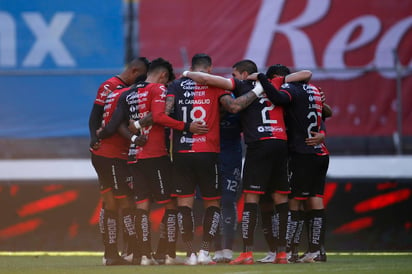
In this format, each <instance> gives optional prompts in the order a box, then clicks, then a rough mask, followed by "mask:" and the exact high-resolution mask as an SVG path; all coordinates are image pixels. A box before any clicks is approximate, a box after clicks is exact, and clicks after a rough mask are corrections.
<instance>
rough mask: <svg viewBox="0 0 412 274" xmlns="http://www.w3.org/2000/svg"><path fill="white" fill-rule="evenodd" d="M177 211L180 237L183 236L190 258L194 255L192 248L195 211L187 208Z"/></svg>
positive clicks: (179, 208)
mask: <svg viewBox="0 0 412 274" xmlns="http://www.w3.org/2000/svg"><path fill="white" fill-rule="evenodd" d="M177 210H178V214H177V223H178V225H179V230H180V235H182V240H183V242H184V243H185V245H186V252H187V254H188V256H190V254H192V253H194V251H193V246H192V242H193V234H194V227H195V225H194V222H195V220H194V217H193V211H192V209H191V208H190V207H187V206H179V207H178V208H177Z"/></svg>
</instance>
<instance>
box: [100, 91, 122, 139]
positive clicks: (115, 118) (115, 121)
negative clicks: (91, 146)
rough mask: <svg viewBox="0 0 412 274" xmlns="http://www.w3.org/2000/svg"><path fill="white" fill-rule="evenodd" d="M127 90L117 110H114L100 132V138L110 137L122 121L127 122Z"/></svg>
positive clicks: (120, 99) (118, 103)
mask: <svg viewBox="0 0 412 274" xmlns="http://www.w3.org/2000/svg"><path fill="white" fill-rule="evenodd" d="M126 95H127V92H125V93H123V94H122V95H121V97H120V98H119V101H118V102H117V106H116V109H115V111H114V112H113V115H112V118H111V119H110V121H109V122H108V123H107V125H106V126H105V127H104V128H103V130H102V131H101V132H100V133H99V135H98V137H99V138H100V139H104V138H108V137H110V136H112V135H113V134H115V133H116V132H117V129H118V128H119V126H120V124H121V123H122V122H127V120H128V113H127V109H128V107H127V102H126Z"/></svg>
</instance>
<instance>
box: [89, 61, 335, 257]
mask: <svg viewBox="0 0 412 274" xmlns="http://www.w3.org/2000/svg"><path fill="white" fill-rule="evenodd" d="M211 72H212V60H211V58H210V56H208V55H207V54H196V55H194V56H193V58H192V64H191V69H190V71H185V72H183V75H182V77H180V78H179V79H175V74H174V72H173V67H172V65H171V64H170V63H169V62H168V61H167V60H164V59H163V58H157V59H154V60H152V62H149V61H148V60H147V59H146V58H138V59H135V60H133V61H132V62H130V63H129V64H128V66H127V67H126V69H125V70H124V71H123V72H122V73H121V74H120V75H117V76H115V77H112V78H110V79H108V80H107V81H105V82H104V83H103V84H102V85H101V86H100V88H99V90H98V94H97V96H96V100H95V102H94V106H93V109H92V112H91V115H90V120H89V128H90V135H91V143H90V151H91V155H92V164H93V166H94V168H95V170H96V173H97V175H98V179H99V184H100V193H101V197H102V200H103V203H102V208H101V214H100V222H99V227H100V232H101V235H102V239H103V244H104V248H105V252H104V256H103V264H105V265H121V264H139V265H152V264H159V263H160V264H168V265H173V264H186V265H197V264H215V263H216V262H228V263H230V264H253V263H254V258H253V243H254V233H255V227H256V225H257V223H258V218H259V215H261V218H262V224H263V226H264V227H263V231H264V232H265V238H266V239H267V242H268V246H269V249H270V252H269V253H268V255H269V257H266V258H265V259H262V260H260V261H261V262H273V263H278V264H284V263H288V262H315V261H326V254H325V252H324V235H325V213H324V208H323V200H322V197H323V190H324V183H325V177H326V172H327V168H328V163H329V156H328V154H329V153H328V151H327V149H326V147H325V145H324V138H325V128H324V119H325V118H326V117H327V116H330V115H331V112H330V109H329V108H328V106H327V105H326V104H324V97H323V94H322V93H321V91H320V90H319V89H318V88H317V87H316V86H314V85H312V84H310V83H309V80H310V78H311V72H310V71H300V72H296V73H292V74H291V73H290V71H289V69H288V68H287V67H285V66H282V65H275V66H271V67H270V68H269V70H268V71H267V73H266V74H263V73H258V71H257V67H256V64H255V63H254V62H253V61H251V60H242V61H240V62H237V63H236V64H235V65H234V66H233V73H232V74H233V76H234V77H233V78H230V79H228V78H224V77H220V76H216V75H212V74H211ZM222 118H223V119H222ZM240 132H242V134H243V139H244V142H245V144H246V152H245V162H244V166H243V171H242V172H241V169H242V167H241V157H242V151H241V144H240V142H241V139H240ZM221 135H222V136H221ZM221 146H222V151H221ZM241 173H242V178H240V177H241V176H240V174H241ZM241 184H242V193H243V195H244V209H243V214H242V221H241V235H242V239H243V244H244V247H243V251H242V252H241V254H240V256H239V257H237V258H232V256H233V251H232V245H233V237H234V234H235V233H234V232H235V230H236V199H237V198H238V190H239V189H240V185H241ZM222 194H223V195H222ZM196 196H197V197H201V199H202V200H203V205H204V213H203V236H202V242H201V246H200V249H199V251H198V252H197V250H198V249H196V248H195V247H194V246H193V240H194V214H193V205H194V200H195V197H196ZM261 197H262V199H261ZM153 202H156V203H158V204H160V205H162V206H164V208H165V211H164V216H163V219H162V222H161V225H160V237H159V241H158V243H157V248H156V251H155V252H153V250H152V243H151V227H150V218H149V213H150V207H151V204H152V203H153ZM259 209H260V210H259ZM259 212H261V214H259ZM119 214H120V217H119ZM119 220H121V221H122V223H123V225H122V226H120V225H119V224H118V222H119ZM304 224H306V227H307V232H308V233H307V235H308V240H309V241H308V243H309V244H308V250H307V252H305V254H304V255H302V256H301V257H299V256H298V246H299V243H300V235H301V234H302V231H303V227H304ZM120 227H123V230H122V231H120ZM220 231H222V232H223V235H221V237H222V238H223V242H221V239H220V238H221V237H220ZM120 232H122V233H123V238H124V241H125V245H126V247H125V249H124V252H123V254H122V256H120V255H119V251H118V242H117V239H118V236H119V235H120ZM178 232H179V233H178ZM178 234H180V236H181V239H182V241H183V243H184V244H185V247H186V258H185V259H180V258H179V257H178V256H176V241H177V238H178ZM215 238H216V239H215ZM215 240H216V242H215V256H214V257H213V259H212V257H211V254H210V251H211V250H212V243H213V242H214V241H215ZM222 243H223V245H222ZM222 247H223V248H222Z"/></svg>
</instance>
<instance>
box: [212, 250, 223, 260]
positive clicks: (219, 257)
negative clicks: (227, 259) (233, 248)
mask: <svg viewBox="0 0 412 274" xmlns="http://www.w3.org/2000/svg"><path fill="white" fill-rule="evenodd" d="M212 260H213V261H214V262H216V263H223V262H224V258H223V250H216V251H215V255H214V256H213V259H212Z"/></svg>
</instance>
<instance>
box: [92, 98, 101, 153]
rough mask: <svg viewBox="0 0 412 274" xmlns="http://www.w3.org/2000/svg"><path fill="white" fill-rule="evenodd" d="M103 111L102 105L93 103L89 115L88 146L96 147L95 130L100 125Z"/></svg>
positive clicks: (97, 141) (97, 140)
mask: <svg viewBox="0 0 412 274" xmlns="http://www.w3.org/2000/svg"><path fill="white" fill-rule="evenodd" d="M103 113H104V106H102V105H99V104H93V108H92V111H91V112H90V116H89V133H90V147H91V148H93V149H96V148H97V146H98V143H99V138H98V137H97V133H96V131H97V130H98V129H99V128H100V127H101V125H102V117H103Z"/></svg>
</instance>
